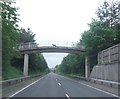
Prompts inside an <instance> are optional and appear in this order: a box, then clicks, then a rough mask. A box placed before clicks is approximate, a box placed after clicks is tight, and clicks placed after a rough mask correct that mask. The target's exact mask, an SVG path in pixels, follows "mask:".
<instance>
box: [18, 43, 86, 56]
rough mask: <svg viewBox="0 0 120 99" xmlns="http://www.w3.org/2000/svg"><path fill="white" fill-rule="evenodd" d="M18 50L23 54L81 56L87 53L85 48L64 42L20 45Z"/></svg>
mask: <svg viewBox="0 0 120 99" xmlns="http://www.w3.org/2000/svg"><path fill="white" fill-rule="evenodd" d="M17 50H18V51H20V52H21V53H22V54H26V53H28V54H29V53H49V52H57V53H74V54H80V53H83V52H85V49H84V48H83V47H76V43H74V42H63V41H54V42H53V41H44V42H39V43H34V42H26V43H21V44H19V45H18V46H17Z"/></svg>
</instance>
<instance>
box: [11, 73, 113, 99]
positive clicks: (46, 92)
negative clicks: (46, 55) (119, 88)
mask: <svg viewBox="0 0 120 99" xmlns="http://www.w3.org/2000/svg"><path fill="white" fill-rule="evenodd" d="M12 97H65V99H71V97H114V96H113V95H111V94H108V93H105V92H103V91H99V90H97V89H94V88H91V87H90V86H87V85H85V84H83V83H81V82H79V81H75V80H73V79H69V78H66V77H63V76H60V75H57V74H55V73H49V74H47V75H46V76H44V77H42V78H41V79H39V80H37V81H36V82H34V83H33V84H31V85H29V86H27V87H26V88H24V89H22V90H20V91H19V92H17V93H15V94H14V95H12Z"/></svg>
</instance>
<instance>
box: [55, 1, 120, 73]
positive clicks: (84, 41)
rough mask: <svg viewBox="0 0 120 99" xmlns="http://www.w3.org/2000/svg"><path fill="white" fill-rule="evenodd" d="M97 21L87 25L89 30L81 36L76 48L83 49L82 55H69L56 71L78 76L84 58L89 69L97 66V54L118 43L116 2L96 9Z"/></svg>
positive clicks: (119, 36)
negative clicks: (84, 50)
mask: <svg viewBox="0 0 120 99" xmlns="http://www.w3.org/2000/svg"><path fill="white" fill-rule="evenodd" d="M96 14H97V19H96V20H95V19H93V20H92V22H91V23H90V24H89V27H90V29H89V30H88V31H85V32H84V33H83V34H82V38H81V40H80V42H78V43H77V45H76V46H77V47H78V48H80V47H84V48H85V49H86V53H85V54H84V55H73V54H69V55H68V56H66V57H65V58H64V59H63V61H62V63H61V64H60V65H58V66H56V68H57V69H56V70H57V71H58V72H62V73H68V74H78V73H84V68H85V64H84V63H85V56H87V57H88V62H89V65H90V67H91V70H92V68H93V66H95V65H96V64H97V54H98V52H100V51H101V50H104V49H106V48H108V47H110V46H113V45H115V44H117V43H120V23H119V22H120V18H119V17H118V16H119V14H120V5H119V4H118V2H117V1H112V2H107V1H104V2H103V4H102V5H101V6H100V7H98V10H97V12H96Z"/></svg>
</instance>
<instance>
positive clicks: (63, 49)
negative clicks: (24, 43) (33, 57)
mask: <svg viewBox="0 0 120 99" xmlns="http://www.w3.org/2000/svg"><path fill="white" fill-rule="evenodd" d="M19 51H20V52H21V53H22V54H29V53H51V52H55V53H56V52H57V53H74V54H81V53H83V52H85V51H84V50H83V49H77V48H71V47H52V46H51V47H46V46H45V47H38V48H32V49H21V50H19Z"/></svg>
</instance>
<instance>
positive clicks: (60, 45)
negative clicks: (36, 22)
mask: <svg viewBox="0 0 120 99" xmlns="http://www.w3.org/2000/svg"><path fill="white" fill-rule="evenodd" d="M16 50H17V51H19V52H21V54H24V69H23V70H24V71H23V72H24V76H28V65H29V54H30V53H53V52H55V53H56V52H57V53H73V54H81V53H84V52H85V49H84V48H83V47H82V46H77V45H76V43H74V42H63V41H54V42H53V41H44V42H43V41H42V42H39V43H35V42H26V43H20V44H18V45H17V47H16ZM89 74H90V67H89V66H88V61H87V57H86V58H85V75H86V78H87V77H88V76H89Z"/></svg>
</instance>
